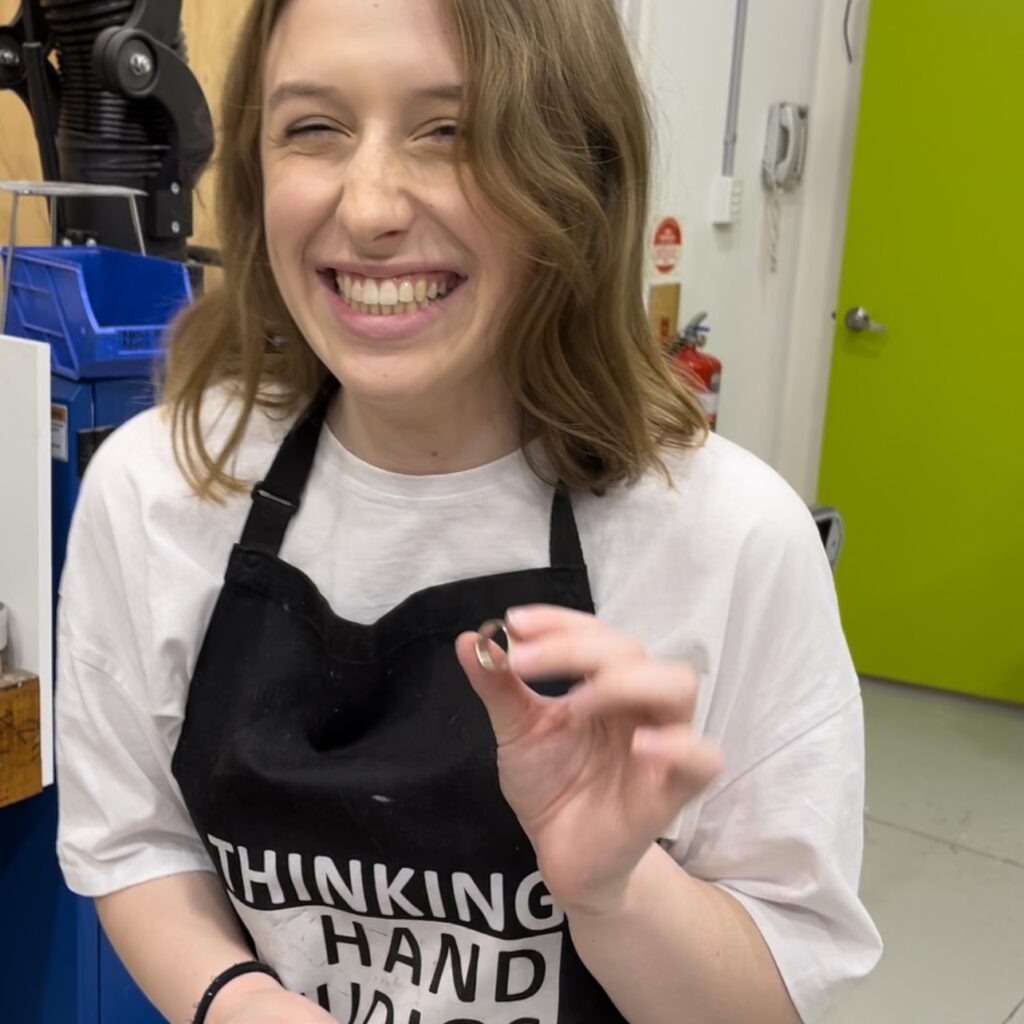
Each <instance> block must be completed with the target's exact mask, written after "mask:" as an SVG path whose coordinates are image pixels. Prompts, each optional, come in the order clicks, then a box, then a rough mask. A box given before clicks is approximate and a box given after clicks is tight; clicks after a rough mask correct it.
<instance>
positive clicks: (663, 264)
mask: <svg viewBox="0 0 1024 1024" xmlns="http://www.w3.org/2000/svg"><path fill="white" fill-rule="evenodd" d="M682 248H683V229H682V228H681V227H680V226H679V221H677V220H676V219H675V217H666V218H665V219H664V220H663V221H662V222H661V223H660V224H659V225H658V227H657V228H656V229H655V232H654V265H655V266H656V267H657V268H658V271H659V273H662V274H670V273H672V271H673V270H675V269H676V266H677V265H678V263H679V253H680V252H681V251H682Z"/></svg>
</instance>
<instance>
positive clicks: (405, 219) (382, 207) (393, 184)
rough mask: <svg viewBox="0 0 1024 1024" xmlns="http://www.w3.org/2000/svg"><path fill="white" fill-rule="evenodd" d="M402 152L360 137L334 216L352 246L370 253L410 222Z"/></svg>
mask: <svg viewBox="0 0 1024 1024" xmlns="http://www.w3.org/2000/svg"><path fill="white" fill-rule="evenodd" d="M407 179H408V174H407V169H406V168H405V167H404V165H403V161H402V158H401V155H400V154H398V153H396V152H395V151H394V148H393V147H392V146H390V145H389V144H388V143H387V142H386V141H385V140H383V139H380V138H371V137H367V138H364V139H362V140H360V142H359V144H358V146H357V147H356V149H355V151H354V152H353V153H352V155H351V157H350V158H349V161H348V164H347V166H346V168H345V170H344V178H343V181H342V188H341V195H340V196H339V199H338V208H337V218H338V222H339V224H340V225H341V227H342V228H343V229H344V231H345V232H346V234H347V235H348V236H349V237H350V238H351V240H352V241H353V243H354V244H355V246H356V247H357V248H358V249H360V250H362V251H365V252H366V253H367V254H368V255H373V253H374V250H375V249H379V248H381V247H382V246H383V245H386V244H387V243H388V242H389V241H391V242H393V241H394V240H396V239H399V238H401V237H402V236H404V235H405V234H406V233H407V232H408V231H409V228H410V227H411V225H412V221H413V218H414V204H413V202H412V197H411V195H410V193H409V187H408V186H409V182H408V180H407Z"/></svg>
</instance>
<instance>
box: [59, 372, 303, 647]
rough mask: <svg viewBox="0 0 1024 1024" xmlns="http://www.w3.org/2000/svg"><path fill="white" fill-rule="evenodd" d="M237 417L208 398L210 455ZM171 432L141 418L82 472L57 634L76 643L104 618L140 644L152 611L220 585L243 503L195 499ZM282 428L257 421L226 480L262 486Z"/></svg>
mask: <svg viewBox="0 0 1024 1024" xmlns="http://www.w3.org/2000/svg"><path fill="white" fill-rule="evenodd" d="M237 414H238V406H237V403H235V402H234V401H233V400H232V399H231V398H230V396H228V395H227V394H226V393H224V392H212V393H211V394H210V395H209V396H208V400H207V402H206V403H205V405H204V407H203V410H202V423H203V429H204V436H205V437H206V440H207V443H208V445H209V446H210V447H211V449H212V450H213V451H217V450H218V449H219V446H220V445H222V444H223V442H224V439H225V438H226V437H227V434H228V432H229V431H230V430H231V429H232V427H233V425H234V423H235V422H237ZM172 426H173V425H172V420H171V416H170V414H169V411H168V410H167V409H165V408H163V407H154V408H151V409H148V410H146V411H145V412H142V413H140V414H139V415H137V416H135V417H133V418H132V419H131V420H128V421H127V422H126V423H124V424H123V425H121V426H120V427H119V428H118V429H117V430H115V431H114V432H113V433H112V434H111V435H110V437H108V438H107V439H106V441H104V443H103V444H102V445H101V446H100V448H99V449H98V451H97V452H96V454H95V455H94V456H93V458H92V460H91V461H90V463H89V465H88V468H87V469H86V472H85V476H84V478H83V480H82V486H81V490H80V492H79V496H78V500H77V502H76V504H75V511H74V516H73V519H72V524H71V531H70V535H69V537H68V548H67V557H66V560H65V564H64V570H63V573H62V576H61V583H60V594H61V602H62V606H63V609H64V611H65V613H66V616H65V620H66V621H65V623H64V625H65V626H66V627H67V628H68V629H70V630H71V631H72V632H73V633H75V634H76V635H77V636H78V637H79V638H80V639H82V640H83V641H84V640H85V638H87V637H91V636H97V635H102V633H103V631H104V630H105V629H107V627H106V626H102V625H101V623H100V622H98V621H97V617H98V616H100V615H101V614H103V615H110V614H112V615H115V616H116V615H118V614H119V615H121V616H122V617H123V619H124V620H125V621H131V622H132V623H133V624H135V625H136V626H137V627H138V629H137V630H136V632H138V633H140V635H141V634H142V633H144V632H147V631H149V630H150V628H151V627H154V628H155V626H156V625H157V621H156V619H157V616H156V614H155V613H156V609H157V608H162V607H163V606H164V605H165V604H170V603H173V602H175V601H178V602H187V603H189V604H191V603H192V602H193V599H194V598H195V596H196V594H197V593H198V592H203V593H205V590H204V588H208V587H209V586H211V585H214V584H216V583H217V581H218V580H219V579H220V578H221V576H222V574H223V568H224V565H225V563H226V560H227V556H228V554H229V553H230V549H231V545H232V544H233V543H234V541H235V540H236V539H237V537H238V534H239V533H240V531H241V527H242V524H243V523H244V518H245V514H246V511H247V508H248V500H247V496H246V495H245V494H238V495H232V496H230V497H229V498H227V499H225V500H223V501H221V502H213V501H209V500H201V499H199V498H198V497H197V496H196V495H195V494H194V492H193V491H192V490H191V488H190V487H189V485H188V483H187V481H186V479H185V477H184V475H183V474H182V472H181V470H180V468H179V466H178V463H177V461H176V459H175V452H174V444H173V433H172ZM287 427H288V423H287V422H284V421H279V420H274V419H273V418H271V417H269V416H267V415H266V414H265V413H261V412H260V411H258V410H257V411H254V413H253V416H252V417H251V420H250V422H249V424H248V426H247V429H246V432H245V435H244V438H243V440H242V443H241V445H240V446H239V448H238V451H237V453H236V455H235V457H234V458H233V460H232V462H231V464H230V466H229V468H230V471H231V472H232V474H233V475H235V476H237V477H238V478H240V479H242V480H253V481H255V480H257V479H259V477H260V476H262V474H263V472H264V471H265V469H266V467H267V466H268V464H269V462H270V460H271V459H272V458H273V454H274V451H275V449H276V447H277V445H278V444H279V443H280V437H281V436H283V434H284V433H285V432H286V431H287ZM101 606H105V608H106V611H105V612H101V611H100V610H99V609H100V607H101ZM143 616H145V619H146V621H145V622H144V623H143V622H141V621H140V620H141V618H142V617H143Z"/></svg>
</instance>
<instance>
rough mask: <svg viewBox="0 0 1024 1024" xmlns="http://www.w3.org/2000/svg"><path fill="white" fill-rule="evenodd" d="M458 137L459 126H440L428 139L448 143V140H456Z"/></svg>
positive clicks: (429, 134) (431, 132)
mask: <svg viewBox="0 0 1024 1024" xmlns="http://www.w3.org/2000/svg"><path fill="white" fill-rule="evenodd" d="M458 135H459V126H458V125H457V124H439V125H438V126H437V127H436V128H434V129H433V130H431V131H430V132H429V133H428V135H427V138H430V139H439V140H441V141H446V140H447V139H454V138H456V137H457V136H458Z"/></svg>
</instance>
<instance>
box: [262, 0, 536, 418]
mask: <svg viewBox="0 0 1024 1024" xmlns="http://www.w3.org/2000/svg"><path fill="white" fill-rule="evenodd" d="M461 81H462V75H461V72H460V69H459V67H458V64H457V61H456V58H455V52H454V48H453V38H452V35H451V32H450V30H449V28H448V26H447V25H446V23H445V22H444V20H443V18H442V15H441V11H440V9H439V5H438V3H437V0H375V2H371V0H290V2H289V3H287V4H286V6H285V8H284V11H283V12H282V14H281V15H280V18H279V20H278V22H277V24H276V26H275V28H274V31H273V35H272V37H271V39H270V45H269V47H268V50H267V54H266V60H265V64H264V82H263V132H262V138H261V162H262V169H263V183H264V223H265V228H266V236H267V244H268V250H269V254H270V262H271V266H272V268H273V272H274V277H275V280H276V282H277V285H278V288H279V290H280V292H281V296H282V298H283V299H284V302H285V304H286V305H287V307H288V310H289V312H290V313H291V315H292V317H293V319H294V320H295V322H296V324H297V325H298V327H299V329H300V330H301V331H302V333H303V335H304V337H305V338H306V340H307V342H308V343H309V345H310V346H311V348H312V349H313V350H314V351H315V352H316V354H317V355H318V356H319V357H320V359H321V360H322V361H323V363H324V364H325V365H326V366H327V367H328V368H329V369H330V371H331V372H332V373H333V374H334V375H335V376H336V377H337V378H338V379H339V380H340V381H341V383H342V385H343V388H344V405H345V407H346V410H347V412H346V415H348V414H351V413H352V412H353V411H354V410H356V409H360V408H361V409H363V411H364V413H365V411H366V410H367V409H372V410H375V411H376V413H377V414H378V415H385V416H388V415H390V414H394V413H400V414H401V416H402V417H404V418H406V419H408V420H418V421H419V422H421V423H422V422H423V420H424V419H425V418H428V419H429V418H431V417H445V416H450V415H451V414H452V413H453V411H454V410H461V411H462V412H463V417H462V418H463V425H465V416H464V411H465V410H466V409H467V408H479V409H487V408H488V407H490V408H491V409H493V407H494V405H495V403H496V402H498V403H503V402H504V401H505V389H504V386H503V384H502V383H501V380H500V377H499V375H498V373H497V370H496V367H495V361H494V359H493V354H494V350H495V345H496V343H497V335H498V330H497V324H498V322H499V321H500V319H501V317H502V315H503V314H504V312H505V311H506V310H507V308H508V306H509V304H510V301H511V297H512V295H513V291H514V289H515V288H516V286H517V282H518V281H519V280H521V276H522V274H521V263H520V257H518V256H516V255H515V252H514V249H513V246H512V235H511V234H510V230H509V229H508V228H507V227H506V226H503V225H502V224H501V222H500V221H499V218H498V217H497V215H496V214H494V213H493V212H491V211H490V210H489V208H488V206H487V204H486V203H485V201H484V200H483V199H482V197H480V196H478V195H476V194H475V193H474V190H473V187H472V184H471V183H470V185H469V186H468V191H469V194H468V195H467V194H466V192H464V190H463V188H462V186H461V185H460V182H459V177H458V174H457V169H456V164H455V159H454V153H455V141H454V139H455V136H456V133H457V132H458V131H459V130H460V124H459V117H460V88H461ZM465 177H466V178H467V180H470V182H471V179H470V177H469V175H466V176H465Z"/></svg>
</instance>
